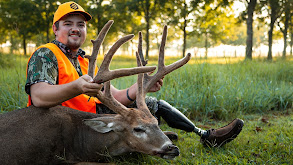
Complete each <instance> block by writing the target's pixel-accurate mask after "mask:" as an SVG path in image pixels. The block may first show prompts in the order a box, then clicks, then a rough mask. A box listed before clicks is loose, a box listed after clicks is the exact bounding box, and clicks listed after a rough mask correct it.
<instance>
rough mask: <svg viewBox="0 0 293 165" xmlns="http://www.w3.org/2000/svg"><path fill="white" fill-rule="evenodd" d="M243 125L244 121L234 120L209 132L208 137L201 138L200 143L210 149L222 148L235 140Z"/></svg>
mask: <svg viewBox="0 0 293 165" xmlns="http://www.w3.org/2000/svg"><path fill="white" fill-rule="evenodd" d="M243 125H244V122H243V120H241V119H234V120H233V121H232V122H231V123H229V124H228V125H226V126H224V127H221V128H218V129H210V130H208V133H207V136H205V137H201V139H200V142H201V143H203V144H204V145H205V146H209V147H221V146H223V145H224V144H226V143H228V142H230V141H232V140H233V139H235V138H236V137H237V135H238V134H239V133H240V132H241V130H242V127H243Z"/></svg>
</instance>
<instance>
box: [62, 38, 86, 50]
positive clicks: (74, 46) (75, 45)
mask: <svg viewBox="0 0 293 165" xmlns="http://www.w3.org/2000/svg"><path fill="white" fill-rule="evenodd" d="M82 44H83V43H82V42H81V41H74V42H72V41H70V40H68V42H67V45H66V46H67V47H68V48H69V49H70V50H76V49H79V48H80V47H81V45H82Z"/></svg>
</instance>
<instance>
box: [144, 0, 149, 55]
mask: <svg viewBox="0 0 293 165" xmlns="http://www.w3.org/2000/svg"><path fill="white" fill-rule="evenodd" d="M149 10H150V2H149V0H147V1H146V12H145V20H146V40H145V42H146V52H145V59H148V58H149V49H150V42H149V38H150V35H149V29H150V11H149Z"/></svg>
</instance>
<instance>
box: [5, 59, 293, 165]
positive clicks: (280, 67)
mask: <svg viewBox="0 0 293 165" xmlns="http://www.w3.org/2000/svg"><path fill="white" fill-rule="evenodd" d="M177 59H178V58H166V60H165V63H166V65H168V64H170V63H171V62H174V61H175V60H177ZM99 61H101V59H100V58H99ZM26 62H27V58H25V57H22V56H16V55H3V54H2V55H1V54H0V68H1V70H0V93H1V95H0V102H1V105H0V110H1V112H2V113H3V112H6V111H12V110H14V109H18V108H23V107H25V106H26V101H27V95H26V93H25V92H24V85H25V80H26V79H25V77H26V75H25V74H26V73H25V68H26ZM135 65H136V62H135V59H134V58H132V57H114V59H113V61H112V64H111V68H112V69H114V68H123V67H134V66H135ZM149 65H156V60H155V58H154V59H153V58H151V59H150V62H149ZM136 78H137V77H136V76H131V77H125V78H119V79H117V80H113V81H112V84H113V85H114V86H116V87H117V88H127V87H129V86H130V85H132V84H133V83H134V82H135V81H136ZM292 83H293V58H292V57H291V58H287V59H286V60H281V59H277V60H275V61H273V62H267V61H265V60H263V59H254V60H253V61H244V60H243V59H241V58H218V59H215V58H210V59H207V60H205V59H199V58H194V57H192V59H191V61H190V62H189V63H188V64H187V65H185V66H184V67H182V68H180V69H178V70H176V71H174V72H172V73H171V74H169V75H168V76H166V77H165V79H164V86H163V88H162V89H161V90H160V91H159V92H156V93H152V94H150V95H152V96H155V97H157V98H159V99H164V100H166V101H168V102H169V103H170V104H172V105H174V106H176V107H177V108H178V109H179V110H180V111H182V112H183V113H184V114H185V115H187V116H188V117H189V118H190V119H192V121H194V123H195V124H196V125H197V126H201V127H204V128H217V127H221V126H223V125H226V124H227V122H229V121H231V120H232V119H234V118H235V117H239V118H242V119H244V121H245V126H244V128H243V131H242V132H241V134H240V135H239V136H238V138H237V139H235V140H234V141H232V142H231V143H229V144H227V145H225V146H224V147H222V148H204V147H203V146H202V145H201V144H200V143H199V137H198V136H196V135H195V134H193V133H186V132H184V131H180V130H175V129H171V128H170V127H168V126H167V125H165V124H162V126H161V128H162V130H171V131H174V132H177V133H178V134H179V140H178V141H177V142H175V144H176V145H177V146H178V147H179V148H180V151H181V154H180V156H179V157H177V158H176V159H175V160H170V161H167V160H163V159H161V158H156V157H152V156H147V155H143V154H132V155H131V156H124V157H121V158H118V159H111V161H113V162H116V163H117V164H293V158H292V155H293V153H292V149H293V147H292V143H293V133H292V132H293V128H292V126H293V115H292V108H293V105H292V103H293V85H292Z"/></svg>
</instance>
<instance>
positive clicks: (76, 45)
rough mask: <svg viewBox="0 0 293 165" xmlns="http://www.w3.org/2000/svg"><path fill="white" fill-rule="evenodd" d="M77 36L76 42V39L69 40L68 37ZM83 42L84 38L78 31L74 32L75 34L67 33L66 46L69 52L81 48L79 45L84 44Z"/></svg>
mask: <svg viewBox="0 0 293 165" xmlns="http://www.w3.org/2000/svg"><path fill="white" fill-rule="evenodd" d="M72 35H73V36H78V37H79V38H78V39H77V40H76V39H73V38H71V37H70V36H72ZM84 41H85V38H84V37H82V35H81V33H80V32H79V31H76V32H71V31H70V32H69V34H68V40H67V45H66V46H68V48H69V49H71V50H77V49H79V48H80V47H81V45H82V44H83V43H84Z"/></svg>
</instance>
